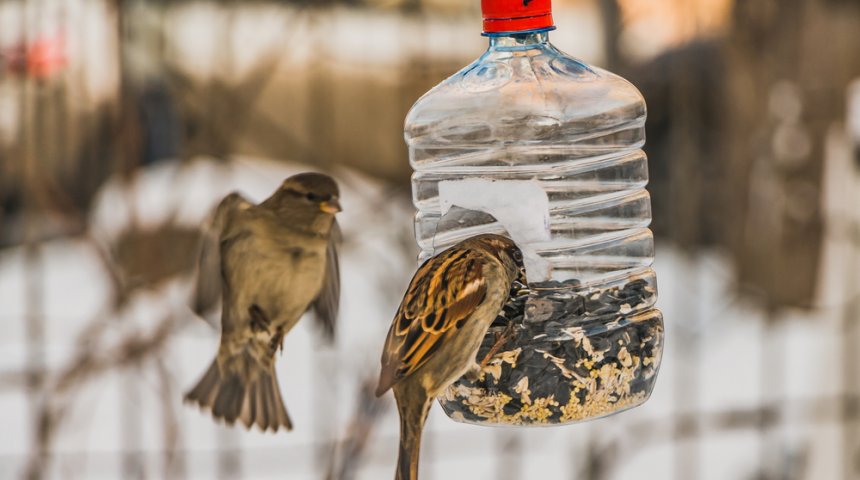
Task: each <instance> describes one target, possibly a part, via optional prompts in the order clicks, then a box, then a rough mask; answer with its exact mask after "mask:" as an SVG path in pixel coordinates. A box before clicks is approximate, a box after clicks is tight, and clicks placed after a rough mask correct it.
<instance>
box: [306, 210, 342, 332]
mask: <svg viewBox="0 0 860 480" xmlns="http://www.w3.org/2000/svg"><path fill="white" fill-rule="evenodd" d="M340 239H341V233H340V228H339V227H338V225H337V222H335V224H334V225H333V226H332V232H331V236H330V237H329V241H328V247H327V248H326V266H325V278H323V286H322V290H320V293H319V295H318V296H317V298H316V299H315V300H314V301H313V303H312V304H311V308H312V309H313V311H314V316H315V317H316V320H317V324H318V326H319V327H320V329H321V330H322V332H323V334H324V335H325V338H326V340H327V341H329V342H333V341H334V337H335V327H336V325H337V313H338V310H339V306H340V265H339V262H338V258H337V245H338V243H340Z"/></svg>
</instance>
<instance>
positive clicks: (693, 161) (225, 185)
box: [0, 0, 860, 480]
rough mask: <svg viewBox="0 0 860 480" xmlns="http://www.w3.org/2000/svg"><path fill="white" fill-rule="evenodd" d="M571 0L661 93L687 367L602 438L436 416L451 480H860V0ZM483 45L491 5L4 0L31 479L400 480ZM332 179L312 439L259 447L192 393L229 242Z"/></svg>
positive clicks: (5, 198)
mask: <svg viewBox="0 0 860 480" xmlns="http://www.w3.org/2000/svg"><path fill="white" fill-rule="evenodd" d="M554 4H555V5H554V8H555V18H556V25H557V26H558V27H559V29H558V31H556V32H554V33H553V34H552V35H551V38H552V41H553V42H554V43H555V44H556V45H557V46H558V47H559V48H561V49H562V50H564V51H566V52H568V53H570V54H573V55H575V56H578V57H580V58H582V59H583V60H585V61H587V62H590V63H593V64H596V65H598V66H602V67H605V68H608V69H610V70H613V71H615V72H618V73H620V74H622V75H623V76H625V77H627V78H628V79H630V80H631V81H632V82H633V83H634V84H636V85H637V86H638V87H639V88H640V89H641V90H642V92H643V94H644V95H645V97H646V100H647V101H648V104H649V109H650V112H649V122H648V137H649V139H648V145H647V147H646V151H647V152H648V154H649V156H650V169H651V184H650V187H649V190H650V192H651V194H652V198H653V206H654V223H653V228H654V230H655V233H656V235H657V245H658V255H657V261H656V269H657V272H658V276H659V279H660V300H659V302H658V306H659V307H660V308H661V309H662V311H663V312H664V315H665V320H666V332H667V336H666V339H667V342H666V350H665V354H664V361H663V368H662V371H661V374H660V378H659V379H658V382H657V387H656V389H655V391H654V394H653V396H652V398H651V399H650V400H649V401H648V402H647V403H646V404H645V405H644V406H642V407H639V408H637V409H635V410H632V411H629V412H626V413H623V414H620V415H617V416H614V417H610V418H607V419H603V420H599V421H594V422H589V423H585V424H581V425H576V426H568V427H557V428H545V429H533V430H519V429H488V428H479V427H470V426H466V425H460V424H456V423H454V422H452V421H450V420H448V419H447V417H445V416H444V414H442V413H441V411H440V409H439V408H435V409H434V410H433V411H432V413H431V418H430V422H429V427H428V431H427V432H426V437H425V438H426V447H425V449H424V451H423V452H422V453H423V458H422V479H425V480H432V479H437V480H438V479H449V478H450V479H460V478H462V479H466V478H468V479H493V480H518V479H536V478H541V479H571V480H578V479H583V480H585V479H595V480H598V479H628V478H641V479H678V480H698V479H715V480H726V479H860V397H858V396H860V350H858V347H860V3H858V2H857V0H736V1H732V0H555V2H554ZM479 33H480V8H479V2H478V1H477V0H470V1H462V0H457V1H455V0H317V1H314V2H309V1H303V0H270V1H254V2H248V1H239V0H210V1H202V0H199V1H191V0H4V1H2V2H0V425H2V431H4V432H6V434H4V435H2V437H1V438H0V477H2V478H31V479H40V478H84V479H93V478H111V479H113V478H123V479H138V478H164V479H168V478H207V479H209V478H220V479H232V478H286V479H314V478H322V479H328V480H336V479H373V480H375V479H384V478H391V477H392V476H393V470H394V459H395V455H396V442H397V433H398V429H397V416H396V412H395V410H394V408H393V401H392V399H391V397H390V396H388V397H385V398H383V399H381V400H375V399H373V396H372V394H371V393H370V391H372V388H369V387H368V385H371V384H373V383H374V382H375V380H376V375H377V374H378V365H379V363H378V362H379V352H380V351H381V346H382V342H383V340H384V338H385V333H386V331H387V329H388V325H389V322H390V320H391V318H392V316H393V314H394V312H395V309H396V307H397V304H398V303H399V301H400V298H401V296H402V293H403V291H404V289H405V287H406V285H407V283H408V280H409V278H410V277H411V274H412V273H413V271H414V268H415V258H416V254H417V248H416V246H415V244H414V241H413V236H412V225H411V221H412V217H411V215H412V206H411V203H410V194H409V191H410V190H409V189H410V187H409V174H410V168H409V164H408V161H407V155H406V148H405V145H404V143H403V141H402V126H403V119H404V117H405V114H406V112H407V110H408V109H409V107H410V106H411V105H412V103H413V102H414V101H415V100H416V99H417V98H418V97H419V96H420V95H421V94H422V93H423V92H425V91H426V90H428V89H429V88H430V87H432V86H433V85H435V84H436V83H438V82H439V81H441V80H442V79H443V78H445V77H447V76H448V75H450V74H452V73H454V72H455V71H456V70H458V69H459V68H460V67H462V66H464V65H466V64H467V63H468V62H470V61H471V60H472V59H474V58H476V57H477V56H478V55H480V53H481V52H482V51H483V49H485V48H486V44H487V41H486V39H484V38H482V37H481V36H480V35H479ZM307 169H324V170H327V171H329V172H331V173H333V174H334V175H335V176H336V178H337V179H338V181H339V182H340V183H341V186H342V190H343V192H344V193H343V197H344V204H345V205H346V206H347V208H346V210H345V211H344V212H343V213H342V214H341V215H340V219H341V222H342V226H343V229H344V235H345V243H344V247H343V250H342V271H343V281H344V287H343V292H344V295H343V298H342V308H341V312H342V314H341V320H342V321H341V324H340V327H339V328H340V334H339V337H338V340H337V344H336V345H334V346H327V345H325V344H324V342H322V341H321V340H320V338H319V335H318V333H317V332H316V331H314V329H313V328H310V327H309V326H308V324H309V323H310V322H303V323H301V324H300V325H299V327H297V328H296V330H294V332H293V333H291V334H290V335H289V336H288V337H287V339H286V344H285V348H284V354H283V355H281V356H279V357H278V367H277V368H278V370H279V376H280V379H281V387H282V391H283V392H284V398H285V401H286V404H287V406H288V408H289V409H290V412H291V414H292V417H293V420H294V423H295V425H296V428H295V430H294V431H293V432H291V433H289V434H285V433H279V434H277V435H271V434H268V435H266V434H261V433H259V432H257V431H251V432H245V431H243V430H242V429H238V428H236V429H229V428H226V427H223V426H220V425H217V424H215V423H214V422H213V421H211V419H210V418H209V417H208V416H207V415H205V414H203V413H201V412H199V411H197V410H196V409H194V408H191V407H188V406H184V405H182V403H181V398H182V394H183V393H184V392H185V391H186V390H187V389H188V388H189V387H190V386H191V385H192V384H193V382H195V381H196V380H197V379H198V378H199V376H200V375H201V374H202V373H203V370H204V369H205V367H206V366H207V365H208V363H209V361H210V359H211V356H212V355H213V353H214V351H215V349H216V348H217V341H218V340H217V338H218V337H217V335H218V334H217V331H215V330H213V329H212V328H211V327H210V326H209V325H208V324H207V323H206V322H204V321H202V320H201V319H199V318H198V317H196V316H195V315H194V314H193V313H192V312H191V311H190V310H189V308H188V307H187V304H188V299H189V294H190V291H191V288H192V282H193V278H194V265H195V261H196V259H195V248H196V247H195V245H196V242H197V238H198V235H199V226H200V223H201V222H202V221H203V219H204V218H205V217H206V215H207V214H208V212H209V210H210V209H211V208H212V207H213V206H214V204H215V203H216V202H217V201H218V200H219V199H220V198H221V196H223V195H224V194H226V193H227V192H229V191H232V190H236V189H238V190H241V191H242V192H244V193H246V194H247V195H248V196H249V197H251V198H253V199H255V200H261V199H263V198H265V197H266V196H268V194H269V193H270V192H271V191H273V190H274V189H275V188H276V186H277V185H278V184H279V183H280V181H281V180H282V179H283V178H284V177H286V176H288V175H290V174H292V173H296V172H299V171H303V170H307Z"/></svg>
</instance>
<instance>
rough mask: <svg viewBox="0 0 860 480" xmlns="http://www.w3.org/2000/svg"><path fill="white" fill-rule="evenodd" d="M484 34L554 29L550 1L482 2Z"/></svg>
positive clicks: (507, 0) (483, 0) (497, 0)
mask: <svg viewBox="0 0 860 480" xmlns="http://www.w3.org/2000/svg"><path fill="white" fill-rule="evenodd" d="M481 10H483V12H484V33H485V34H487V33H508V32H524V31H527V30H540V29H544V28H552V26H553V23H552V3H551V2H550V0H481Z"/></svg>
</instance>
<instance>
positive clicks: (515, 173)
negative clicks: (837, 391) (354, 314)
mask: <svg viewBox="0 0 860 480" xmlns="http://www.w3.org/2000/svg"><path fill="white" fill-rule="evenodd" d="M645 117H646V107H645V102H644V100H643V98H642V96H641V94H640V93H639V92H638V91H637V90H636V88H635V87H633V86H632V85H631V84H630V83H628V82H627V81H625V80H624V79H622V78H620V77H618V76H616V75H614V74H611V73H609V72H606V71H603V70H600V69H597V68H592V67H589V66H587V65H585V64H583V63H582V62H580V61H578V60H576V59H574V58H571V57H569V56H567V55H565V54H564V53H562V52H560V51H558V50H557V49H556V48H555V47H553V46H552V45H551V44H550V43H549V42H548V39H547V34H546V33H545V32H542V33H531V34H522V35H512V36H508V37H497V38H494V39H492V40H491V45H490V48H489V50H488V51H487V52H486V53H485V54H484V55H483V56H482V57H481V58H479V59H478V60H477V61H475V62H474V63H473V64H471V65H469V66H468V67H466V68H465V69H463V70H461V71H460V72H458V73H457V74H455V75H453V76H452V77H450V78H449V79H447V80H445V81H444V82H442V83H441V84H439V85H438V86H437V87H435V88H434V89H433V90H431V91H430V92H428V93H427V94H426V95H424V96H423V97H422V98H421V99H420V100H419V101H418V102H416V104H415V106H414V107H413V108H412V110H411V111H410V113H409V115H408V116H407V120H406V129H405V137H406V142H407V144H408V146H409V157H410V162H411V164H412V167H413V168H414V170H415V173H414V175H413V182H412V187H413V201H414V204H415V206H416V208H417V210H418V213H417V215H416V219H415V232H416V239H417V241H418V244H419V246H420V247H421V249H422V257H425V258H426V257H429V256H432V255H434V254H435V253H438V252H439V251H441V250H443V249H445V248H447V247H449V246H451V245H453V244H455V243H457V242H459V241H461V240H464V239H466V238H469V237H471V236H474V235H477V234H481V233H502V234H508V235H510V236H511V237H512V238H514V240H516V241H517V243H518V244H519V245H520V247H522V248H523V251H524V253H526V259H527V262H526V267H527V269H528V270H529V271H528V277H529V278H528V285H527V286H524V285H517V284H515V285H514V289H513V290H512V292H511V299H510V300H509V302H508V304H507V305H506V306H505V308H504V310H503V312H501V313H500V315H499V317H498V318H497V319H496V321H495V322H494V323H493V325H492V326H491V327H490V330H489V332H488V333H487V335H486V336H485V339H484V343H483V344H482V346H481V349H480V350H479V352H478V358H476V360H479V359H482V358H483V359H485V362H484V370H483V375H481V376H480V377H479V378H477V379H476V378H467V377H463V378H461V379H459V380H458V381H457V382H455V384H454V385H452V386H451V387H450V388H449V389H448V390H447V391H446V393H445V395H444V396H442V397H440V399H439V400H440V403H441V405H442V407H443V409H444V410H445V412H446V413H447V414H448V415H449V416H450V417H451V418H453V419H455V420H458V421H463V422H468V423H475V424H482V425H506V424H507V425H552V424H566V423H572V422H578V421H582V420H588V419H593V418H598V417H601V416H605V415H609V414H613V413H617V412H620V411H623V410H626V409H628V408H632V407H635V406H637V405H639V404H641V403H643V402H644V401H645V400H646V399H647V398H648V396H650V393H651V391H652V389H653V386H654V382H655V381H656V375H657V372H658V370H659V365H660V359H661V356H662V341H663V321H662V316H661V314H660V312H659V311H658V310H657V309H656V308H654V303H655V302H656V298H657V290H656V277H655V274H654V271H653V270H652V268H651V264H652V262H653V258H654V242H653V236H652V234H651V231H650V230H649V228H648V227H649V224H650V221H651V204H650V197H649V195H648V193H647V192H646V190H645V186H646V184H647V182H648V168H647V159H646V157H645V154H644V153H643V152H642V150H641V148H642V146H643V145H644V142H645V129H644V127H645ZM476 181H477V183H475V182H476ZM458 184H459V185H461V186H465V189H464V188H460V189H459V190H458V189H457V188H454V187H451V185H454V186H456V185H458ZM523 185H525V186H526V187H530V188H531V190H529V188H525V189H523V188H522V186H523ZM536 186H537V187H536ZM443 187H444V188H443ZM515 187H516V188H515ZM532 187H533V188H532ZM472 188H474V191H472V190H470V189H472ZM440 192H441V193H440ZM451 192H459V193H458V194H457V195H459V196H458V197H457V198H452V197H451V195H452V193H451ZM508 192H510V193H508ZM521 192H531V193H529V195H532V193H535V192H537V195H536V197H540V198H537V200H535V198H525V196H523V197H522V198H520V195H525V194H521ZM487 195H489V197H488V198H487V199H486V200H485V201H484V203H481V201H475V202H473V201H472V199H471V198H470V197H471V196H475V197H484V196H487ZM532 196H533V197H534V196H535V195H532ZM521 200H522V202H524V203H526V204H527V205H528V206H527V207H526V208H525V209H520V211H519V212H518V213H516V215H512V214H509V213H510V212H509V211H508V210H511V209H516V208H517V203H518V202H520V201H521ZM529 202H531V203H529ZM460 203H464V205H460ZM494 203H495V204H496V205H493V204H494ZM465 204H469V205H472V206H466V205H465ZM473 204H478V205H485V204H486V205H490V206H495V207H498V205H504V207H503V208H497V209H496V210H495V212H494V213H493V215H490V214H489V213H488V212H489V211H488V210H484V209H481V208H477V209H476V208H474V205H473ZM455 207H461V208H455ZM538 207H540V208H538ZM541 210H543V211H541ZM541 216H542V217H543V219H542V220H543V221H542V222H541V221H538V222H537V223H535V222H533V221H531V220H534V219H533V218H531V217H537V218H538V219H540V217H541ZM501 217H504V218H501ZM518 222H519V224H518ZM524 225H525V227H524ZM535 225H537V228H538V229H539V230H544V231H543V232H537V235H531V233H535V232H523V231H521V230H522V229H523V228H525V229H526V230H528V229H529V228H533V226H535ZM517 229H520V231H517ZM518 238H519V239H518ZM524 238H527V239H528V240H525V241H520V239H524ZM527 250H528V252H527ZM529 255H531V256H532V257H531V258H536V259H537V260H536V261H535V262H532V265H530V264H529ZM536 264H540V265H542V266H543V267H542V269H541V271H539V272H535V270H536V268H535V265H536Z"/></svg>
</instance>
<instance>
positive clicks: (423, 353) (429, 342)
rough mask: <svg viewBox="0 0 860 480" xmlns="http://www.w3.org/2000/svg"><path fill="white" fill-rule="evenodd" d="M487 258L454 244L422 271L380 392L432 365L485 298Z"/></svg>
mask: <svg viewBox="0 0 860 480" xmlns="http://www.w3.org/2000/svg"><path fill="white" fill-rule="evenodd" d="M483 262H484V259H483V258H482V256H481V254H479V253H477V252H475V251H472V250H464V249H461V248H451V249H449V250H446V251H444V252H442V253H441V254H439V255H438V256H436V257H434V258H432V259H430V260H429V261H427V262H426V263H424V265H422V266H421V268H419V269H418V272H416V273H415V276H414V277H413V278H412V282H411V283H410V285H409V288H408V289H407V291H406V295H405V296H404V298H403V302H402V303H401V304H400V308H399V309H398V311H397V315H396V316H395V317H394V321H393V322H392V325H391V329H390V330H389V332H388V338H387V339H386V341H385V351H384V352H383V354H382V374H381V376H380V380H379V387H378V389H377V394H378V395H381V394H382V393H384V392H385V391H386V390H388V389H389V388H390V387H391V386H392V385H394V384H395V383H397V381H398V380H400V379H401V378H404V377H406V376H408V375H411V374H412V373H413V372H415V370H417V369H418V368H420V367H421V366H422V365H424V364H425V363H427V361H428V360H429V359H430V358H431V357H432V355H433V353H435V352H436V350H438V348H439V346H440V344H441V341H442V339H443V338H444V337H446V336H449V335H454V334H456V332H457V331H458V330H459V329H460V328H461V327H462V326H463V322H464V321H465V320H466V319H467V318H468V317H469V315H471V314H472V312H473V311H474V310H475V308H476V307H477V306H478V305H479V304H480V303H481V302H482V301H483V300H484V297H485V295H486V293H487V282H486V279H485V278H484V275H483Z"/></svg>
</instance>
